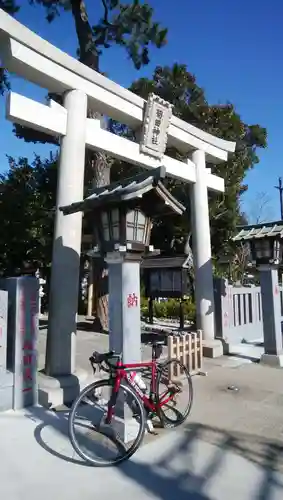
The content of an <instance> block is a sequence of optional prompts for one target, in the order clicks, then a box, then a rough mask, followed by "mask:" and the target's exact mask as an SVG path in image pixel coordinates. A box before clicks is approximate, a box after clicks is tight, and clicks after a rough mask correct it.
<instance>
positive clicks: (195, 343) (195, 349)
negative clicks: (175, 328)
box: [168, 330, 203, 378]
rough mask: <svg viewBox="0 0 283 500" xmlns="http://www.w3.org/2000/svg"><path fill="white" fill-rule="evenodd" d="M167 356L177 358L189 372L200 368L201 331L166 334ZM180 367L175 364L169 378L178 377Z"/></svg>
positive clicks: (201, 356) (201, 358)
mask: <svg viewBox="0 0 283 500" xmlns="http://www.w3.org/2000/svg"><path fill="white" fill-rule="evenodd" d="M168 358H169V359H171V358H174V359H179V360H180V361H181V363H183V365H185V366H186V368H187V369H188V370H189V372H190V373H191V374H194V373H198V372H199V371H201V369H202V360H203V354H202V331H201V330H197V332H191V333H186V334H184V335H169V336H168ZM180 375H181V373H180V367H178V365H175V369H174V373H169V377H170V378H174V377H180Z"/></svg>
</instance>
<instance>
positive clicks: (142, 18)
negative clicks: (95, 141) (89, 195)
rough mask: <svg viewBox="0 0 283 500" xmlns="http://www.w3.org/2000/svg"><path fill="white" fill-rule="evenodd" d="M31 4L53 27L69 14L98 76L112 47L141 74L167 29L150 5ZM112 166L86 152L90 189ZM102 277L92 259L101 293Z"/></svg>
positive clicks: (81, 50) (29, 137)
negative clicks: (102, 60)
mask: <svg viewBox="0 0 283 500" xmlns="http://www.w3.org/2000/svg"><path fill="white" fill-rule="evenodd" d="M0 2H1V4H0V6H1V7H2V8H3V9H4V10H6V11H7V12H9V13H10V14H14V13H16V12H17V10H18V8H19V7H20V6H21V5H22V3H19V4H17V0H0ZM29 3H30V4H34V5H37V4H38V5H40V6H41V7H44V8H45V13H46V19H47V21H48V22H52V21H53V20H54V19H55V18H56V17H58V16H60V15H61V13H64V12H68V11H69V12H71V14H72V16H73V20H74V24H75V29H76V35H77V41H78V51H77V55H78V58H79V60H80V61H81V62H82V63H83V64H85V65H86V66H88V67H90V68H92V69H94V70H96V71H100V66H99V61H100V56H101V54H102V53H103V51H104V50H106V49H108V48H110V47H111V46H113V45H116V46H120V47H122V48H123V49H124V50H125V51H126V53H127V55H128V57H129V59H130V60H131V61H132V62H133V64H134V66H135V68H137V69H139V68H141V67H142V66H144V65H146V64H148V63H149V51H150V47H152V46H154V47H157V48H161V47H163V46H164V45H165V44H166V42H167V40H166V36H167V29H165V28H163V27H162V26H160V24H159V23H158V22H156V21H155V20H154V11H153V8H152V7H151V6H150V2H146V1H143V0H133V1H129V2H127V3H122V2H120V0H100V2H92V3H91V2H89V3H87V2H85V1H84V0H29ZM8 86H9V82H8V80H7V74H6V73H5V72H4V71H2V72H1V73H0V92H2V93H3V92H4V91H5V90H6V89H7V88H8ZM52 97H53V99H55V100H57V101H58V102H60V101H61V96H58V95H57V96H56V95H53V96H52ZM89 116H93V113H92V112H91V113H90V114H89ZM14 131H15V134H16V136H17V137H19V138H23V139H24V140H26V141H29V142H49V143H52V144H54V138H52V137H50V136H48V135H46V134H42V133H41V132H36V131H34V130H30V129H28V128H26V127H22V126H19V125H15V126H14ZM55 143H56V140H55ZM111 164H112V161H111V159H109V157H108V156H107V155H106V154H104V153H100V152H97V153H94V152H88V153H87V155H86V177H87V178H88V179H90V178H92V184H93V185H94V186H102V185H105V184H108V183H109V180H110V179H109V177H110V167H111ZM103 274H104V265H103V262H99V259H96V266H95V277H94V282H95V283H96V285H97V288H98V289H99V287H100V288H101V290H102V289H103V288H104V287H103V286H102V281H103V280H102V279H101V275H103ZM99 284H101V286H99ZM101 290H97V291H96V293H95V296H96V297H99V299H98V302H99V303H98V304H97V305H96V307H95V308H96V313H97V316H99V318H100V322H101V323H103V324H104V326H106V324H107V318H106V316H105V313H104V312H103V311H106V310H107V307H106V306H105V304H106V302H107V297H106V296H104V295H102V291H101ZM104 303H105V304H104ZM99 311H102V312H101V313H100V312H99ZM103 316H104V317H103Z"/></svg>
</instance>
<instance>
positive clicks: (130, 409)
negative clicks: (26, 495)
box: [69, 379, 146, 467]
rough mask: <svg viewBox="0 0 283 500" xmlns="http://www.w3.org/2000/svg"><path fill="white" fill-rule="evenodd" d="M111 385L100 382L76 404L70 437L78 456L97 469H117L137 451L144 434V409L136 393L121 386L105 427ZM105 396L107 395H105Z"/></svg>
mask: <svg viewBox="0 0 283 500" xmlns="http://www.w3.org/2000/svg"><path fill="white" fill-rule="evenodd" d="M113 384H114V381H113V380H111V379H109V380H99V381H97V382H94V383H93V384H91V385H89V386H87V387H86V388H85V389H84V390H83V391H82V392H81V393H80V395H79V396H78V398H77V399H76V400H75V402H74V404H73V406H72V409H71V412H70V416H69V436H70V440H71V443H72V446H73V448H74V449H75V451H76V452H77V454H78V455H79V456H80V457H81V458H82V459H83V460H85V461H86V462H87V463H89V464H91V465H94V466H96V467H107V466H111V465H118V464H119V463H121V462H123V461H124V460H127V459H128V458H130V457H131V456H132V455H133V454H134V453H135V452H136V450H137V449H138V448H139V446H140V444H141V442H142V440H143V437H144V433H145V426H146V421H145V414H144V408H143V406H142V403H141V401H140V399H139V398H138V396H137V395H136V394H135V392H134V391H133V390H132V389H131V388H130V387H128V386H127V385H124V384H123V383H122V384H121V385H120V388H119V391H118V395H117V401H116V404H115V407H113V417H112V421H111V424H105V417H106V414H107V409H108V404H109V400H110V398H111V395H112V390H113ZM104 392H106V394H105V395H104Z"/></svg>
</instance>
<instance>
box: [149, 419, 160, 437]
mask: <svg viewBox="0 0 283 500" xmlns="http://www.w3.org/2000/svg"><path fill="white" fill-rule="evenodd" d="M146 429H147V432H148V433H149V434H153V435H154V436H157V434H158V433H157V432H155V431H154V427H153V424H152V421H151V420H147V421H146Z"/></svg>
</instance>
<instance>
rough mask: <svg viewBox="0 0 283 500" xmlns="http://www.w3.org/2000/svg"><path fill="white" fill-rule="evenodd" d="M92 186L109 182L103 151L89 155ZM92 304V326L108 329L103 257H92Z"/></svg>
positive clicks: (107, 163) (108, 170) (99, 185)
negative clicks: (93, 317)
mask: <svg viewBox="0 0 283 500" xmlns="http://www.w3.org/2000/svg"><path fill="white" fill-rule="evenodd" d="M89 161H90V164H89V165H88V168H89V167H91V173H92V185H93V188H96V187H101V186H105V185H107V184H109V183H110V166H111V160H110V162H109V161H108V158H107V155H106V154H104V153H95V154H94V155H93V154H92V155H90V158H89ZM93 297H94V300H93V304H94V311H93V312H94V316H95V319H94V327H95V330H97V331H103V330H106V331H108V269H107V267H106V263H105V261H104V259H103V258H98V257H97V258H94V259H93Z"/></svg>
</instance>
